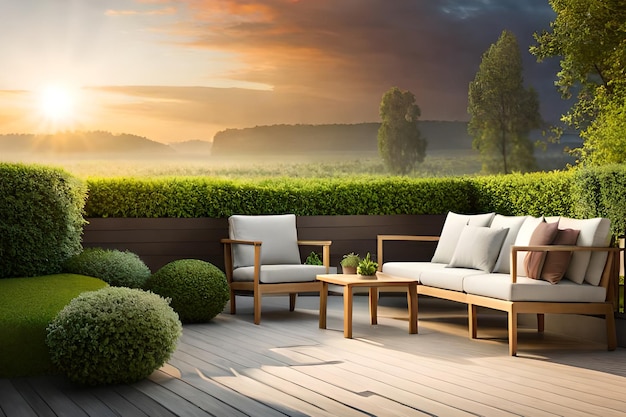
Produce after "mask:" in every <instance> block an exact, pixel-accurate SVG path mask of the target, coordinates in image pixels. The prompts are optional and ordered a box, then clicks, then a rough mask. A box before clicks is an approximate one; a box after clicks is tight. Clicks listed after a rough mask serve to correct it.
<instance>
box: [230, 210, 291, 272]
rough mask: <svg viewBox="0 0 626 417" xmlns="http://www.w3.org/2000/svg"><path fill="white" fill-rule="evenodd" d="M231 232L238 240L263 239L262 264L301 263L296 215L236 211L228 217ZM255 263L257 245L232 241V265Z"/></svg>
mask: <svg viewBox="0 0 626 417" xmlns="http://www.w3.org/2000/svg"><path fill="white" fill-rule="evenodd" d="M228 229H229V236H230V238H231V239H237V240H256V241H261V242H263V244H262V245H261V264H265V265H279V264H285V265H287V264H301V263H302V261H301V259H300V251H299V249H298V231H297V229H296V216H295V215H293V214H281V215H270V216H242V215H234V216H230V217H229V218H228ZM252 265H254V247H253V246H250V245H233V267H234V268H238V267H241V266H252Z"/></svg>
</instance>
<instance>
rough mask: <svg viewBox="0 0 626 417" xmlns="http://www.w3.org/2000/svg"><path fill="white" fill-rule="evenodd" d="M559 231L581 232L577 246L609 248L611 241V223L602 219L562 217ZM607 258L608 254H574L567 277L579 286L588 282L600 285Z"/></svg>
mask: <svg viewBox="0 0 626 417" xmlns="http://www.w3.org/2000/svg"><path fill="white" fill-rule="evenodd" d="M559 229H575V230H580V234H579V235H578V241H577V242H576V246H608V245H609V243H610V240H611V221H610V220H609V219H604V218H600V217H597V218H594V219H582V220H581V219H570V218H567V217H561V219H560V220H559ZM606 257H607V253H606V252H595V253H591V252H574V253H573V254H572V260H571V261H570V264H569V267H568V268H567V272H566V273H565V277H566V278H567V279H569V280H570V281H574V282H575V283H577V284H582V283H583V282H585V281H587V282H588V283H589V284H591V285H598V284H599V283H600V279H601V278H602V271H603V269H604V264H605V263H606Z"/></svg>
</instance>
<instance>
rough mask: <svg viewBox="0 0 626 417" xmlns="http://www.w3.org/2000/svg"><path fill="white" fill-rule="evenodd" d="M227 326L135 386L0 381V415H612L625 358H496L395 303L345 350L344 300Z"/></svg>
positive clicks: (625, 407)
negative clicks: (415, 329)
mask: <svg viewBox="0 0 626 417" xmlns="http://www.w3.org/2000/svg"><path fill="white" fill-rule="evenodd" d="M237 301H238V307H239V309H240V312H239V314H238V315H236V316H231V315H228V314H222V315H220V316H218V317H216V318H215V319H214V320H213V321H212V322H211V323H208V324H201V325H186V326H185V328H184V332H183V333H184V334H183V337H182V339H181V341H180V343H179V346H178V349H177V351H176V352H175V354H174V355H173V357H172V358H171V360H170V361H169V363H168V365H167V366H165V367H164V368H162V369H161V370H159V371H157V372H155V373H154V374H153V375H151V377H150V378H148V379H146V380H144V381H141V382H139V383H136V384H133V385H124V386H110V387H97V388H81V387H75V386H72V385H71V384H69V383H68V382H67V381H66V380H65V379H64V378H62V377H37V378H19V379H11V380H9V379H4V380H0V416H9V417H12V416H71V417H74V416H97V417H106V416H124V417H127V416H131V417H132V416H150V417H154V416H220V417H221V416H255V417H257V416H285V415H286V416H421V415H428V416H433V415H435V416H465V415H482V416H509V415H518V416H519V415H523V416H555V415H559V416H591V415H596V416H618V415H619V416H623V415H626V349H624V348H618V349H617V350H616V351H614V352H607V351H606V350H605V347H604V346H603V345H598V344H591V343H587V342H581V341H576V340H571V339H565V338H562V337H559V336H556V335H552V334H546V335H543V336H540V335H537V334H536V333H535V332H533V331H532V330H523V331H522V332H521V334H520V338H519V339H520V340H519V356H518V357H510V356H508V347H507V344H506V340H507V339H506V337H507V335H506V319H505V317H504V316H503V315H501V314H499V313H484V314H482V315H481V316H480V317H479V337H481V340H478V341H472V340H469V339H468V337H467V318H466V314H465V308H464V307H463V306H459V307H458V308H457V309H454V308H452V309H451V307H454V306H455V305H454V304H453V303H449V302H446V304H441V301H439V300H430V299H424V298H420V321H419V334H417V335H410V334H409V333H408V327H407V323H406V315H407V311H406V299H405V298H404V297H384V298H382V299H381V302H380V305H379V320H378V323H379V324H378V325H377V326H370V325H369V322H368V318H367V298H366V297H359V296H357V297H355V308H354V327H353V335H354V339H345V338H344V337H343V324H342V323H343V321H342V320H343V310H342V298H341V297H339V296H335V297H333V296H331V297H329V310H328V329H327V330H320V329H319V328H318V310H317V308H318V307H319V304H318V302H319V300H318V298H317V297H300V298H299V300H298V305H297V307H296V311H295V312H293V313H289V312H288V311H287V306H288V301H287V298H286V297H282V296H281V297H266V298H264V308H263V315H262V321H261V325H260V326H255V325H254V324H253V323H252V320H253V317H252V302H251V300H249V299H246V298H239V299H238V300H237Z"/></svg>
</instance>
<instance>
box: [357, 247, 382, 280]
mask: <svg viewBox="0 0 626 417" xmlns="http://www.w3.org/2000/svg"><path fill="white" fill-rule="evenodd" d="M377 270H378V262H374V261H373V260H372V258H371V256H370V253H369V252H367V255H365V258H363V259H361V260H360V261H359V264H358V266H357V267H356V273H357V274H359V275H375V274H376V271H377Z"/></svg>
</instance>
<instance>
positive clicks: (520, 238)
mask: <svg viewBox="0 0 626 417" xmlns="http://www.w3.org/2000/svg"><path fill="white" fill-rule="evenodd" d="M542 222H543V216H542V217H532V216H528V217H526V219H525V220H524V223H522V227H520V229H519V232H517V237H516V238H515V244H514V246H528V244H529V243H530V237H531V236H532V235H533V232H534V231H535V229H536V228H537V226H539V223H542ZM509 252H510V249H509ZM527 253H528V252H525V251H524V252H522V251H520V252H517V275H518V276H523V277H525V276H526V268H524V258H525V257H526V254H527ZM509 262H510V261H509ZM509 272H510V271H509Z"/></svg>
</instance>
